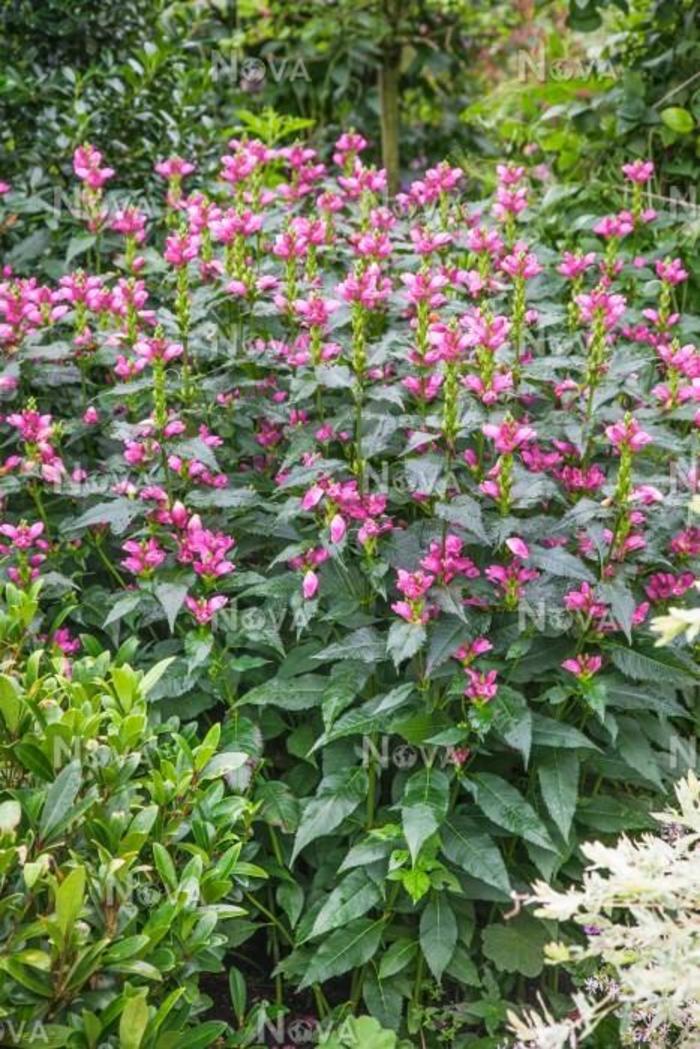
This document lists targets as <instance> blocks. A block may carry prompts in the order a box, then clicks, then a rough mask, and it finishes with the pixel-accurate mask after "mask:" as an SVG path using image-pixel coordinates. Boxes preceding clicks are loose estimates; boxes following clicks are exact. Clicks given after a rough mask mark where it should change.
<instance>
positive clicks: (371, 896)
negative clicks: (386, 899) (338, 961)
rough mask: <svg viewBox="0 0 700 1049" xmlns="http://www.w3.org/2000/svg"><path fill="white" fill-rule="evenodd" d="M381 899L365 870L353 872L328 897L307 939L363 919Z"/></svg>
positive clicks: (377, 889)
mask: <svg viewBox="0 0 700 1049" xmlns="http://www.w3.org/2000/svg"><path fill="white" fill-rule="evenodd" d="M380 898H381V893H380V891H379V888H378V887H377V885H376V884H375V882H373V881H372V880H371V879H370V878H369V877H368V876H367V874H366V873H365V871H364V870H354V871H352V873H350V874H349V875H348V876H347V878H344V879H343V880H342V881H341V882H340V884H339V885H336V887H335V889H333V892H331V894H330V895H329V896H328V898H327V900H326V902H325V903H324V904H323V906H322V907H321V910H320V911H319V912H318V914H317V915H316V920H315V921H314V924H313V928H312V929H311V932H310V933H309V934H308V936H307V937H305V939H315V937H317V936H322V935H324V933H328V932H330V931H331V930H333V929H337V928H338V927H339V926H340V925H347V923H348V922H351V921H354V919H355V918H361V917H362V916H363V915H365V914H366V913H367V911H368V910H369V909H370V908H371V907H374V905H375V904H376V903H378V902H379V900H380ZM302 942H304V941H302Z"/></svg>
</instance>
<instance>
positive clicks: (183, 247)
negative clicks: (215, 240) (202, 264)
mask: <svg viewBox="0 0 700 1049" xmlns="http://www.w3.org/2000/svg"><path fill="white" fill-rule="evenodd" d="M200 243H201V238H200V237H199V235H197V234H193V233H182V234H173V235H172V236H170V237H166V238H165V251H164V252H163V258H164V259H165V261H166V262H169V263H170V265H171V266H176V267H178V268H179V267H180V266H186V265H187V263H188V262H191V261H192V259H196V258H197V255H198V254H199V247H200Z"/></svg>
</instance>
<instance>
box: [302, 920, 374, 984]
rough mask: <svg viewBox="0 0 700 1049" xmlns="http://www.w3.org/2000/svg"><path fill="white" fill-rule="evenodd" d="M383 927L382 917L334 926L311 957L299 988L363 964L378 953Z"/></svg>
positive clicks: (328, 978) (339, 974) (340, 974)
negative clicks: (333, 929)
mask: <svg viewBox="0 0 700 1049" xmlns="http://www.w3.org/2000/svg"><path fill="white" fill-rule="evenodd" d="M383 929H384V919H383V918H379V919H377V920H373V919H372V918H359V919H358V920H357V921H354V922H350V924H349V925H346V926H345V928H344V929H336V931H335V932H333V933H331V935H330V936H329V937H328V939H326V940H324V941H323V943H322V944H321V946H320V947H319V949H318V950H317V951H316V953H315V954H314V955H313V957H312V958H311V960H310V962H309V964H308V967H307V969H306V973H305V975H304V977H303V978H302V981H301V983H300V984H299V990H300V991H303V990H304V988H305V987H311V986H312V984H315V983H321V982H325V981H326V980H332V979H333V977H334V976H342V974H343V973H346V972H348V971H349V970H350V969H359V968H360V967H361V966H362V965H365V964H366V963H367V962H368V961H369V960H370V959H371V958H373V957H374V955H375V954H376V953H377V948H378V947H379V942H380V940H381V938H382V932H383Z"/></svg>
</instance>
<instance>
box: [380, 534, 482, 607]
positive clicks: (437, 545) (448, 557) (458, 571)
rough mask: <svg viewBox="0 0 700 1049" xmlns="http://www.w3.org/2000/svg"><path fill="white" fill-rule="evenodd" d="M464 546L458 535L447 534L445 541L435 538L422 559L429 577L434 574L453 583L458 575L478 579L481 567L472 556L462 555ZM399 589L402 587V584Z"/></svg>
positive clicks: (438, 578)
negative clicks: (479, 567)
mask: <svg viewBox="0 0 700 1049" xmlns="http://www.w3.org/2000/svg"><path fill="white" fill-rule="evenodd" d="M463 546H464V543H463V541H462V540H461V539H460V538H459V536H456V535H447V536H445V540H444V542H443V541H442V540H434V541H433V542H432V543H431V544H430V547H429V549H428V553H427V555H426V556H425V557H423V558H422V559H421V562H420V565H421V568H424V569H425V571H426V572H428V573H430V576H429V577H432V576H434V577H435V578H436V579H437V580H439V582H441V583H451V582H452V580H453V579H455V578H456V577H457V576H458V575H462V576H464V577H465V578H466V579H476V577H477V576H478V575H479V574H480V573H479V569H478V568H477V567H476V565H475V564H474V562H473V561H472V560H471V559H470V558H468V557H463V556H462V547H463ZM397 585H399V584H397ZM399 589H402V587H401V586H400V585H399ZM403 593H406V591H405V590H404V591H403Z"/></svg>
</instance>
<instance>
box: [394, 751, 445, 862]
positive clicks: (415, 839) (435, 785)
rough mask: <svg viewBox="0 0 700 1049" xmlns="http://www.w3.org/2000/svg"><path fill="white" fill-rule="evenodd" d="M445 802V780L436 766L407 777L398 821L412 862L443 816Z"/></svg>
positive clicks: (438, 825)
mask: <svg viewBox="0 0 700 1049" xmlns="http://www.w3.org/2000/svg"><path fill="white" fill-rule="evenodd" d="M448 803H449V780H448V778H447V776H446V775H445V773H444V772H441V771H440V770H439V769H433V768H424V769H420V770H419V771H418V772H415V773H414V774H413V775H412V776H411V777H410V779H408V780H407V782H406V786H405V787H404V793H403V798H402V801H401V822H402V825H403V832H404V836H405V838H406V841H407V843H408V848H409V851H410V853H411V859H412V860H413V862H414V863H415V862H416V859H417V858H418V854H419V852H420V850H421V848H422V846H423V844H424V843H425V842H426V841H427V840H428V838H429V837H431V835H433V834H434V833H435V831H436V830H438V828H439V827H440V824H441V823H442V821H443V820H444V818H445V816H446V815H447V808H448Z"/></svg>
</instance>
